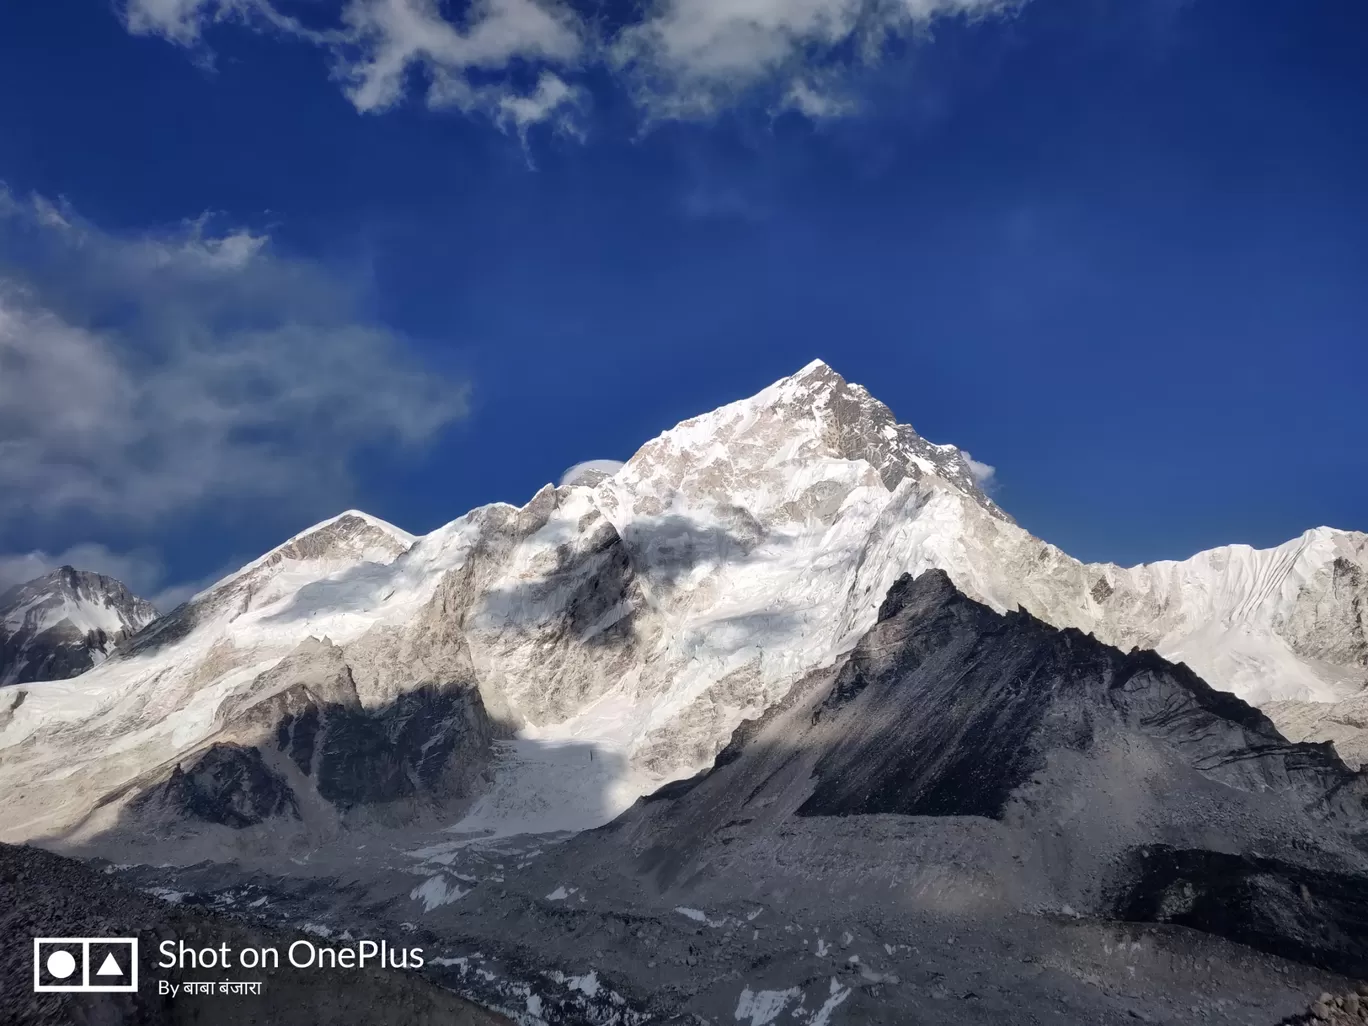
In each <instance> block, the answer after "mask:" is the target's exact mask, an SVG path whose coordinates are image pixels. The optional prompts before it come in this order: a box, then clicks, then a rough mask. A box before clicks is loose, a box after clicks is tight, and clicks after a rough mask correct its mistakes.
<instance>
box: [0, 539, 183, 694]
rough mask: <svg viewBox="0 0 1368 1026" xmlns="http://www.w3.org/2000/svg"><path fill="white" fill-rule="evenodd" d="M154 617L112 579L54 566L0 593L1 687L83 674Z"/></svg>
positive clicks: (144, 604)
mask: <svg viewBox="0 0 1368 1026" xmlns="http://www.w3.org/2000/svg"><path fill="white" fill-rule="evenodd" d="M156 618H157V610H156V608H155V607H154V606H153V605H152V603H150V602H148V601H146V600H145V599H141V598H138V596H136V595H134V594H133V593H132V592H130V591H129V590H128V589H127V588H126V587H124V585H123V584H121V583H120V582H118V581H116V580H115V579H114V578H112V577H106V576H104V575H103V574H97V573H92V572H90V571H88V570H75V569H73V568H71V567H69V566H63V567H59V568H58V569H56V570H54V571H52V573H50V574H47V575H45V576H43V577H39V578H36V579H35V580H32V581H27V582H25V583H24V584H20V585H18V586H16V587H14V588H11V589H9V590H8V591H6V592H4V593H3V594H0V685H4V684H26V683H29V682H31V681H43V680H64V679H65V678H67V677H75V676H76V675H77V674H80V673H85V672H86V671H87V670H89V669H91V668H92V667H94V666H98V665H99V664H100V663H102V662H104V661H105V659H106V658H107V657H108V656H109V654H110V653H111V652H113V651H114V647H115V646H116V645H118V644H119V642H121V641H123V640H124V639H125V638H127V637H129V636H130V635H132V634H135V633H136V632H137V631H139V630H141V629H142V628H143V627H145V626H147V625H148V624H149V623H151V622H152V621H153V620H155V619H156Z"/></svg>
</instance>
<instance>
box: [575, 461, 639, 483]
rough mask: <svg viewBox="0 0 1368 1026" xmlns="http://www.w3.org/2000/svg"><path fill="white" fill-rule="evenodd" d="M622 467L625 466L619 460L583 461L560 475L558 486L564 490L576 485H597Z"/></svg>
mask: <svg viewBox="0 0 1368 1026" xmlns="http://www.w3.org/2000/svg"><path fill="white" fill-rule="evenodd" d="M624 466H626V464H624V463H623V462H622V461H621V460H585V461H584V462H583V463H576V464H575V465H574V466H573V467H570V468H569V469H568V470H566V472H565V473H563V474H562V475H561V479H560V486H561V487H562V488H566V487H568V486H570V485H577V484H584V485H592V484H597V483H598V482H599V481H601V480H602V479H603V478H605V477H611V476H612V475H614V474H616V473H617V472H618V471H619V470H621V469H622V468H623V467H624Z"/></svg>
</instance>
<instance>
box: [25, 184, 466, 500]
mask: <svg viewBox="0 0 1368 1026" xmlns="http://www.w3.org/2000/svg"><path fill="white" fill-rule="evenodd" d="M353 306H354V304H353V303H352V302H351V301H350V300H349V298H348V290H346V289H345V288H344V287H343V286H342V284H341V283H339V282H337V281H335V280H333V279H332V278H330V277H329V276H328V275H326V274H324V273H323V272H322V271H321V270H320V269H319V268H318V267H316V266H314V265H312V264H309V263H308V262H305V261H299V260H292V259H288V258H285V257H282V256H278V255H275V254H274V253H273V252H272V251H271V247H270V244H269V240H268V239H267V238H265V237H264V236H261V235H258V234H254V233H251V232H248V231H241V230H238V231H229V232H223V233H217V234H215V233H213V232H211V231H210V230H209V228H208V226H207V225H206V223H205V221H204V220H203V219H201V220H198V221H193V222H187V223H186V224H184V225H181V226H179V227H177V228H176V229H174V230H171V231H167V232H163V233H158V234H146V235H139V236H134V237H122V236H116V235H112V234H109V233H106V232H103V231H101V230H100V229H98V228H97V227H96V226H94V225H92V224H90V223H88V222H86V221H84V220H82V219H81V218H80V217H79V215H77V214H76V213H75V212H74V211H72V210H70V209H66V208H58V207H55V206H54V205H52V204H49V203H45V202H43V201H33V202H20V201H17V200H15V199H14V198H13V197H12V196H10V194H9V193H7V192H5V191H4V190H3V188H0V439H2V440H3V441H0V480H3V481H4V482H5V487H4V488H3V489H0V525H3V524H4V523H6V522H7V521H10V522H13V521H18V520H23V519H28V520H30V521H31V520H32V519H33V518H35V517H37V518H44V519H46V518H53V517H60V516H64V515H72V516H78V517H80V518H82V519H84V520H86V521H94V522H116V521H117V522H121V523H123V524H125V525H127V524H129V523H137V524H142V525H146V524H149V523H155V521H156V520H157V519H158V518H160V517H164V516H166V515H169V514H174V513H181V512H184V511H186V510H188V509H192V508H197V507H199V508H202V507H205V506H206V505H208V504H214V505H215V506H225V507H227V506H231V507H233V508H237V509H252V508H262V504H266V505H268V506H272V505H276V504H280V503H286V502H294V503H297V504H299V505H311V506H313V507H322V508H330V507H331V506H333V505H341V504H344V503H345V501H346V499H347V498H348V492H349V485H350V474H349V470H350V466H351V462H352V459H353V456H354V454H355V453H356V451H357V450H358V449H359V448H361V447H363V446H372V445H376V444H388V445H398V446H410V445H420V444H422V443H424V442H426V441H428V440H430V439H431V438H433V437H434V435H435V434H436V433H437V432H438V431H439V430H441V429H442V427H443V426H445V425H446V424H447V423H449V422H450V421H452V420H453V419H455V418H457V417H459V416H461V415H462V414H463V412H464V409H465V392H464V387H463V386H462V385H461V384H459V383H456V382H453V381H449V380H445V379H443V378H441V377H438V376H435V375H432V374H429V373H426V372H425V371H424V370H423V369H422V368H421V367H419V366H417V365H416V364H415V362H414V360H413V358H412V356H411V354H410V353H409V351H408V348H407V346H406V344H405V343H404V341H403V340H402V339H400V338H398V337H397V336H395V335H394V334H393V333H392V332H390V331H388V330H387V329H385V328H384V327H382V326H378V325H374V324H367V323H365V322H364V321H362V320H360V319H358V318H357V317H355V316H354V315H353V313H352V310H353Z"/></svg>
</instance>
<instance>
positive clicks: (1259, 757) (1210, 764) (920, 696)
mask: <svg viewBox="0 0 1368 1026" xmlns="http://www.w3.org/2000/svg"><path fill="white" fill-rule="evenodd" d="M861 696H863V700H864V701H865V703H866V704H867V705H869V706H877V707H884V708H888V709H899V710H908V711H911V710H915V714H914V715H907V716H903V715H899V716H884V717H882V718H874V719H873V723H872V726H871V727H869V728H868V729H865V730H861V731H860V732H859V733H858V734H855V735H854V736H851V737H848V738H845V739H843V740H842V741H841V742H840V743H839V744H837V745H836V746H834V747H833V749H832V750H831V751H830V752H829V753H828V754H827V755H826V756H824V758H823V759H822V760H821V761H819V763H818V764H817V770H818V774H819V775H820V777H821V781H820V783H819V784H818V785H817V788H816V790H815V791H814V793H813V795H812V797H811V798H810V799H809V800H808V801H807V802H806V803H805V804H804V805H803V807H802V808H800V809H799V810H798V811H799V814H800V815H816V816H822V815H868V814H876V813H895V814H901V815H908V816H927V815H930V816H987V817H991V818H995V819H997V818H1001V817H1002V814H1003V811H1004V809H1005V807H1006V805H1007V803H1008V802H1009V801H1010V800H1011V798H1012V796H1013V794H1014V793H1015V792H1016V791H1017V789H1018V788H1020V787H1022V785H1024V784H1025V783H1026V782H1027V781H1028V780H1029V779H1030V778H1031V777H1032V776H1033V775H1034V774H1035V773H1037V772H1038V771H1040V770H1041V769H1043V768H1044V766H1045V762H1046V759H1047V758H1048V757H1049V756H1050V755H1051V754H1052V753H1056V752H1061V751H1072V752H1087V751H1088V750H1089V749H1091V748H1092V747H1093V745H1094V743H1095V741H1096V735H1097V733H1098V731H1099V730H1106V731H1108V732H1109V733H1115V732H1122V733H1135V734H1139V735H1142V736H1144V737H1146V738H1147V739H1150V740H1151V741H1155V742H1159V743H1162V744H1164V745H1166V746H1169V747H1171V748H1172V750H1173V751H1174V753H1175V754H1176V755H1177V756H1178V757H1179V758H1181V759H1182V760H1183V761H1185V762H1186V763H1188V764H1189V765H1190V766H1192V767H1193V768H1194V769H1196V770H1197V771H1199V772H1200V773H1203V774H1205V775H1207V776H1210V777H1213V778H1215V779H1220V780H1222V781H1230V782H1232V783H1236V784H1237V785H1238V786H1244V785H1246V784H1248V785H1250V786H1267V785H1275V784H1276V783H1277V782H1282V781H1284V780H1287V779H1289V778H1290V779H1292V780H1295V781H1297V782H1299V783H1300V784H1302V785H1304V786H1306V787H1308V788H1311V789H1319V788H1321V787H1325V786H1333V787H1345V788H1348V790H1349V792H1352V793H1353V794H1354V795H1355V799H1354V800H1352V801H1351V804H1352V805H1354V806H1355V808H1356V811H1358V812H1359V813H1362V812H1363V810H1364V808H1365V806H1364V796H1365V794H1368V790H1366V789H1365V786H1364V780H1363V779H1362V778H1358V777H1356V776H1355V775H1354V774H1351V773H1350V772H1349V771H1348V770H1347V769H1346V768H1345V767H1344V766H1343V765H1342V764H1340V763H1339V762H1338V760H1337V759H1335V757H1334V756H1333V755H1332V754H1330V753H1327V752H1322V751H1318V750H1317V749H1315V748H1313V747H1311V746H1301V745H1294V744H1290V743H1288V742H1287V741H1286V740H1284V739H1283V738H1282V737H1281V735H1279V734H1278V732H1277V730H1276V729H1275V728H1274V727H1273V725H1272V723H1271V722H1270V721H1269V720H1268V719H1267V718H1266V717H1264V716H1263V714H1262V713H1259V712H1258V711H1257V710H1255V709H1253V708H1252V707H1250V706H1248V705H1246V704H1245V703H1244V702H1242V701H1240V700H1239V699H1237V698H1235V697H1234V696H1232V695H1230V694H1227V693H1225V692H1219V691H1215V690H1214V689H1212V688H1211V687H1209V686H1208V685H1207V684H1205V683H1204V682H1203V681H1202V680H1200V679H1199V678H1198V677H1197V676H1195V675H1194V674H1193V673H1192V672H1191V671H1189V670H1187V669H1186V667H1181V666H1173V665H1171V664H1169V663H1167V662H1165V661H1164V660H1163V659H1162V658H1160V657H1159V656H1157V655H1155V654H1154V653H1152V652H1132V653H1131V654H1129V655H1127V654H1125V653H1122V652H1120V651H1118V650H1117V649H1114V648H1111V647H1110V646H1107V645H1103V644H1101V643H1100V642H1097V641H1096V640H1094V639H1093V638H1091V637H1090V636H1087V635H1084V634H1082V633H1080V632H1078V631H1075V630H1064V631H1059V630H1055V629H1054V628H1052V627H1049V626H1047V625H1046V624H1044V623H1042V622H1040V621H1038V620H1036V619H1035V618H1034V617H1032V616H1030V615H1029V614H1026V613H1020V612H1018V613H1012V614H1008V615H1007V616H1006V617H1002V616H999V615H998V614H997V613H994V612H993V611H992V610H990V609H988V608H987V607H986V606H982V605H979V604H978V603H976V602H972V601H970V600H969V599H967V598H965V597H964V596H962V595H960V594H959V593H958V592H957V591H956V590H955V588H954V585H953V584H951V583H950V580H949V578H948V577H946V576H945V574H944V573H942V572H940V571H931V572H929V573H927V574H923V575H922V576H921V577H920V578H918V579H917V580H915V581H914V580H912V579H911V578H910V577H907V576H906V575H904V576H903V577H902V578H901V579H900V580H898V581H897V582H896V583H895V584H894V586H893V587H892V589H890V591H889V594H888V597H887V599H885V601H884V603H883V606H882V608H881V609H880V614H879V623H878V624H877V625H876V626H875V627H874V629H873V630H872V631H871V632H870V634H869V635H868V636H867V637H866V638H865V639H864V641H863V642H862V643H861V645H860V646H859V647H858V648H857V649H856V650H855V652H854V654H853V655H852V657H851V659H850V660H849V661H848V662H847V663H846V664H845V666H844V667H843V668H842V670H841V672H840V674H839V675H838V677H837V679H836V683H835V686H834V687H833V689H832V692H831V695H830V696H829V698H828V699H827V700H826V702H825V703H824V705H823V710H824V711H829V710H835V709H839V708H841V707H842V706H844V705H846V704H848V703H850V702H853V701H854V700H855V699H856V698H857V697H861ZM1364 827H1368V822H1365V823H1364V824H1361V825H1360V829H1364Z"/></svg>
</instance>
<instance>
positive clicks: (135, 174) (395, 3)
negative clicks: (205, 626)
mask: <svg viewBox="0 0 1368 1026" xmlns="http://www.w3.org/2000/svg"><path fill="white" fill-rule="evenodd" d="M1366 50H1368V8H1366V7H1365V6H1364V5H1363V4H1362V3H1360V2H1357V0H1326V2H1308V3H1297V4H1292V3H1285V2H1281V0H1277V2H1275V0H1124V2H1123V0H1027V2H1024V3H1020V4H1013V3H1004V2H1000V0H888V2H882V3H877V4H876V3H871V2H866V0H859V2H857V0H726V2H724V0H655V2H653V3H646V4H623V3H618V2H609V3H596V4H585V3H577V4H570V3H564V2H557V3H551V2H549V0H548V2H546V3H542V4H536V3H533V2H532V0H488V2H485V3H482V4H478V5H475V6H473V7H464V6H462V5H457V4H443V5H441V6H434V5H433V4H431V3H424V2H420V0H297V2H289V0H281V2H277V3H273V4H270V3H267V0H128V3H119V4H115V5H111V4H108V3H104V2H99V0H45V2H43V3H32V4H29V3H13V4H7V5H3V6H0V181H3V182H4V183H5V190H4V192H3V193H0V438H3V439H4V441H3V443H0V477H3V478H4V479H5V480H4V481H3V483H2V484H0V577H4V576H7V577H9V578H13V577H16V576H22V575H23V574H24V573H25V572H27V571H29V570H35V569H38V568H40V567H42V566H45V565H47V564H50V563H52V562H54V561H56V560H59V559H70V560H72V561H76V562H85V563H88V564H92V565H94V567H95V568H96V569H105V570H109V571H113V572H116V573H120V574H122V575H123V576H124V577H126V578H129V579H130V582H131V583H132V584H134V586H135V587H138V588H139V589H141V590H142V591H144V592H146V593H149V594H162V595H163V596H164V598H165V599H166V600H169V599H171V598H174V597H177V596H178V595H180V594H183V593H184V590H183V586H185V585H188V584H190V583H192V582H195V581H198V580H201V579H203V578H205V577H207V576H211V575H214V574H217V573H218V572H221V571H222V570H224V569H225V568H228V567H230V566H232V565H234V564H235V563H238V562H241V561H244V560H246V559H248V558H252V557H254V556H255V555H257V554H259V553H260V552H262V551H264V550H265V549H267V548H269V547H270V546H272V545H274V544H276V543H277V542H278V541H280V540H281V539H282V538H284V537H285V536H287V535H289V534H290V533H292V532H294V531H295V530H298V529H300V528H301V527H303V526H306V525H307V524H309V523H312V522H314V521H316V520H319V519H321V518H323V517H325V516H328V515H331V514H332V513H334V512H337V511H338V510H340V509H343V508H346V507H348V506H357V507H360V508H363V509H366V510H368V511H370V512H373V513H375V514H377V515H379V516H383V517H385V518H387V519H389V520H392V521H393V522H395V523H397V524H399V525H401V526H403V527H405V528H407V529H409V530H413V531H416V532H420V531H427V530H430V529H432V528H433V527H435V526H437V525H439V524H441V523H444V522H446V521H447V520H450V519H452V518H454V517H456V516H458V515H460V514H461V513H463V512H465V511H466V510H467V509H469V508H471V507H473V506H475V505H479V504H481V503H484V502H489V501H494V500H505V501H510V502H515V503H521V502H523V501H526V499H527V498H528V497H530V495H531V494H532V492H533V491H534V490H535V489H536V488H537V487H538V486H539V485H541V484H542V483H544V482H546V481H548V480H555V479H556V478H558V477H559V475H560V473H561V471H562V470H563V469H564V468H566V467H567V466H569V465H570V464H573V463H576V462H578V461H581V460H586V459H594V458H617V459H625V458H626V457H627V456H629V455H630V454H631V453H632V451H633V450H634V449H635V448H636V447H637V446H639V445H640V444H641V443H642V442H644V441H646V440H647V439H648V438H650V437H651V436H653V435H654V434H656V433H658V432H659V431H661V430H663V429H665V428H667V427H670V426H672V425H673V424H674V423H676V422H677V421H679V420H681V419H683V418H685V417H688V416H691V415H693V414H696V413H699V412H703V411H705V410H707V409H711V408H713V407H715V406H717V405H720V404H721V403H723V402H726V401H729V400H731V399H735V398H738V397H741V396H744V395H748V394H750V393H753V392H754V391H757V390H758V389H759V388H761V387H763V386H764V385H766V384H768V383H769V382H770V381H772V380H774V379H776V378H778V377H781V376H783V375H784V374H787V373H791V372H792V371H794V370H796V369H797V368H799V367H800V366H802V365H803V364H804V363H806V362H808V361H809V360H811V359H812V358H814V357H821V358H823V359H825V360H826V361H827V362H828V363H830V364H832V365H833V366H834V367H835V368H836V369H837V370H839V371H841V372H842V373H843V374H844V375H845V376H846V377H848V378H850V379H852V380H855V381H859V382H861V383H863V384H865V385H867V386H868V387H869V388H870V389H871V391H872V392H873V393H874V394H875V395H876V396H878V397H879V398H881V399H882V400H884V401H885V402H886V403H888V404H889V405H890V406H891V407H892V408H893V410H894V411H895V412H896V413H897V414H898V415H899V417H900V419H902V420H904V421H907V422H909V423H911V424H912V425H914V426H915V427H916V428H917V429H918V430H919V431H920V432H922V433H923V434H924V435H926V436H927V437H929V438H931V439H932V440H934V441H938V442H943V441H948V442H954V443H955V444H957V445H959V446H961V447H962V448H965V449H967V450H968V451H970V452H971V453H973V455H974V456H975V457H976V458H977V459H979V460H981V461H984V462H986V463H989V464H992V465H993V466H994V467H995V468H996V474H995V476H994V488H995V489H996V491H995V495H996V498H997V499H998V501H999V502H1000V503H1001V504H1002V505H1003V506H1004V507H1005V508H1006V509H1007V510H1008V511H1010V512H1011V513H1012V514H1013V515H1015V516H1016V517H1017V518H1018V520H1019V521H1021V522H1022V523H1023V525H1024V526H1026V527H1028V528H1029V529H1030V530H1032V531H1033V532H1035V533H1036V534H1038V535H1040V536H1042V537H1044V538H1046V539H1048V540H1050V541H1052V542H1055V543H1057V544H1059V545H1061V546H1062V547H1064V548H1065V549H1066V550H1067V551H1069V552H1071V553H1072V554H1074V555H1076V556H1079V557H1080V558H1085V559H1110V560H1115V561H1117V562H1122V563H1133V562H1138V561H1141V560H1148V559H1156V558H1169V557H1182V556H1185V555H1188V554H1190V553H1191V552H1193V551H1196V550H1198V549H1201V548H1205V547H1209V546H1212V545H1217V544H1222V543H1226V542H1234V541H1242V542H1249V543H1252V544H1256V545H1271V544H1276V543H1278V542H1280V541H1283V540H1286V539H1287V538H1289V537H1292V536H1294V535H1295V534H1297V533H1299V532H1301V531H1302V530H1304V529H1306V528H1308V527H1312V526H1315V525H1319V524H1329V525H1332V526H1338V527H1343V528H1351V529H1358V530H1365V529H1368V444H1365V443H1368V431H1366V430H1365V426H1366V425H1368V415H1365V412H1364V411H1365V409H1368V188H1365V186H1364V183H1365V182H1368V63H1365V62H1364V61H1363V59H1362V54H1363V53H1364V52H1365V51H1366ZM164 589H171V590H169V591H164Z"/></svg>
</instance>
